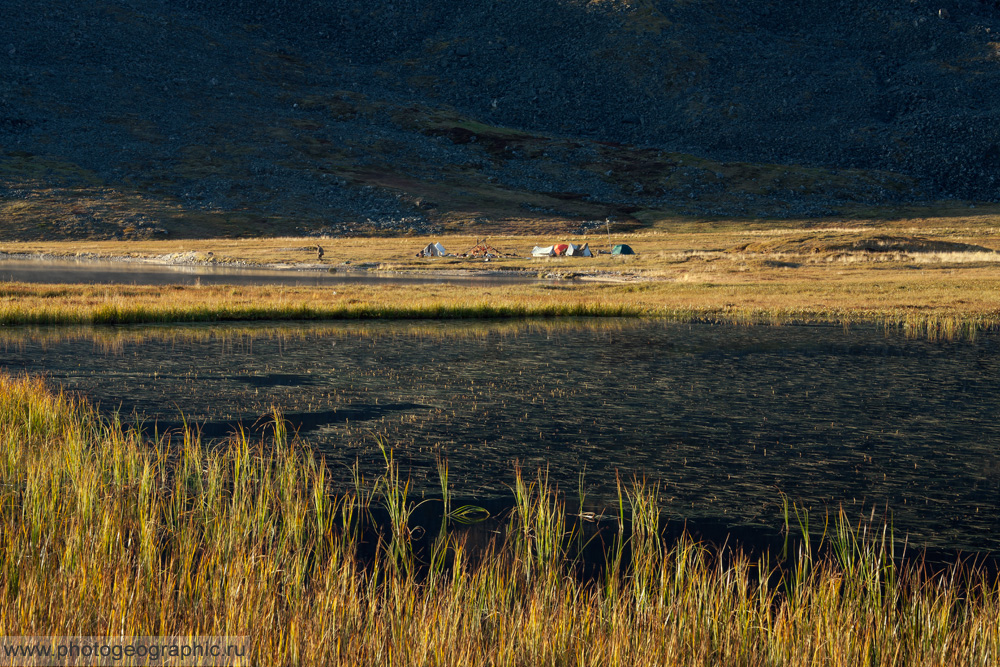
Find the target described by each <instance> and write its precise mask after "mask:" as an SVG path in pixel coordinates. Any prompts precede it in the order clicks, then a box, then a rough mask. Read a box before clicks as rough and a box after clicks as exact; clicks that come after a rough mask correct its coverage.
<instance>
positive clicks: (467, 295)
mask: <svg viewBox="0 0 1000 667" xmlns="http://www.w3.org/2000/svg"><path fill="white" fill-rule="evenodd" d="M904 288H909V291H906V289H904ZM998 290H1000V282H998V283H997V284H995V285H994V284H983V282H982V281H972V282H970V283H969V284H965V283H956V284H955V285H947V286H945V287H942V286H941V285H940V284H938V283H932V284H928V285H914V284H909V285H903V286H899V285H896V284H894V283H889V284H886V285H874V286H872V285H868V284H866V285H864V287H863V289H862V288H861V287H858V286H857V284H854V283H852V284H850V285H847V286H833V287H831V286H829V285H826V284H819V285H816V284H810V285H804V284H803V285H795V284H792V285H769V284H760V285H758V284H744V285H734V284H727V285H715V284H699V285H691V284H688V285H683V284H682V285H679V284H669V283H667V284H664V283H640V284H626V285H609V284H567V285H553V284H532V285H503V286H495V287H479V286H475V287H474V286H466V285H409V286H399V285H384V286H351V285H346V286H343V287H337V288H336V289H333V288H315V287H231V286H205V287H201V286H192V287H184V286H179V285H172V286H128V285H114V286H92V285H56V286H47V285H31V284H19V283H6V284H3V285H0V325H22V324H29V325H80V324H86V325H91V324H96V325H114V324H145V323H173V322H233V321H305V320H378V319H424V320H434V319H438V320H444V319H512V318H530V317H534V318H564V317H632V318H636V317H652V318H662V319H667V320H671V321H676V322H717V323H729V324H741V325H753V324H810V323H827V324H838V325H843V326H850V325H855V324H876V325H880V326H883V327H885V328H886V329H892V330H901V331H903V332H905V333H906V334H907V335H911V336H915V337H929V338H943V339H950V338H968V337H973V336H975V334H976V333H977V332H979V331H983V330H991V329H997V328H1000V310H998V309H997V308H996V304H995V301H996V299H997V297H996V294H997V291H998ZM914 292H916V294H914ZM900 295H902V296H900ZM959 297H962V298H959Z"/></svg>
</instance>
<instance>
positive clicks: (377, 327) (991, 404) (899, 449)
mask: <svg viewBox="0 0 1000 667" xmlns="http://www.w3.org/2000/svg"><path fill="white" fill-rule="evenodd" d="M0 367H2V368H3V369H4V370H6V371H7V372H12V373H17V372H28V373H32V374H43V375H45V376H47V377H48V378H50V379H51V381H52V382H53V383H56V384H58V385H61V386H63V387H65V388H66V389H67V390H70V391H73V392H79V393H80V394H82V395H84V396H86V397H88V398H89V399H90V400H92V401H94V402H96V403H99V404H100V406H101V408H102V410H105V411H111V410H119V411H120V413H121V414H122V415H126V416H130V417H128V418H127V420H131V421H136V420H141V421H142V422H143V424H144V426H145V427H146V428H149V429H150V430H152V429H153V428H154V427H155V428H156V429H157V430H158V431H160V432H163V431H164V430H167V429H176V428H177V427H178V426H179V425H180V424H181V422H182V415H183V419H186V420H187V421H188V422H189V423H194V424H199V425H200V427H201V430H202V433H203V436H204V437H206V438H220V437H224V436H225V435H226V434H227V433H230V432H232V430H233V428H234V425H236V424H240V425H242V426H243V427H244V428H245V429H247V430H248V431H250V432H252V433H254V434H255V436H254V437H258V436H257V435H256V434H258V433H261V432H262V429H263V425H264V424H266V423H267V420H268V418H269V417H268V415H269V414H270V413H271V411H272V410H273V409H274V408H278V409H280V410H281V411H282V412H283V413H284V415H285V417H286V419H287V420H288V421H289V423H290V424H291V426H292V427H293V428H294V429H296V430H297V431H298V433H299V436H300V437H301V438H302V440H303V441H304V442H305V443H306V444H307V446H309V447H311V448H313V449H314V450H315V451H317V452H318V453H320V454H321V455H322V456H324V457H325V458H326V460H327V463H328V465H329V467H330V470H331V472H332V476H333V478H334V479H335V480H337V481H338V482H339V483H343V484H345V485H347V484H349V483H350V480H351V474H350V467H351V466H352V465H353V464H354V462H355V461H357V462H358V464H359V466H360V468H361V470H362V472H363V473H364V474H365V475H366V476H369V477H371V476H373V475H375V474H377V473H378V472H379V470H380V469H381V466H382V454H381V452H380V450H379V447H378V442H379V441H381V442H382V443H384V444H385V445H386V446H389V447H391V448H392V449H393V450H394V452H395V457H396V459H397V460H399V461H400V462H401V464H402V466H403V470H404V473H406V474H409V476H410V477H411V479H412V480H413V483H414V492H415V494H416V495H417V496H418V497H419V495H420V494H421V493H427V494H429V495H431V494H436V493H437V490H436V489H437V484H438V482H437V472H436V464H435V461H436V457H438V456H440V457H443V458H446V459H447V460H448V462H449V465H450V469H451V483H452V487H453V489H454V491H455V493H456V495H458V496H460V497H463V498H467V499H472V500H482V501H483V502H487V501H489V502H498V501H501V502H505V501H506V500H507V499H509V498H510V497H511V492H510V490H509V486H510V485H511V483H512V479H513V469H514V465H515V462H518V463H519V464H520V465H521V466H522V467H523V468H524V469H525V470H526V471H528V472H529V473H531V474H534V472H535V471H536V470H538V469H540V468H547V469H548V471H549V475H550V478H551V479H552V480H554V481H555V482H557V483H558V485H559V487H560V488H561V489H562V490H563V491H565V492H567V494H568V495H569V496H571V497H575V496H576V495H577V489H578V487H579V485H580V478H581V475H583V476H584V485H585V487H586V488H587V490H588V496H587V500H586V504H587V506H588V507H591V508H593V509H595V510H599V509H601V508H602V507H606V506H608V505H610V504H611V503H612V502H613V501H614V498H615V493H616V491H615V485H616V482H615V480H616V476H617V477H620V478H621V479H623V480H630V479H632V478H633V476H637V477H641V478H645V479H647V480H648V481H649V482H652V483H658V484H659V485H660V487H661V496H662V498H663V500H664V502H665V509H666V511H667V513H668V515H669V516H670V517H672V518H674V519H677V520H683V519H688V520H692V521H699V520H700V521H708V522H721V523H722V524H725V525H729V526H733V527H737V528H738V527H740V526H743V527H746V526H754V525H764V526H772V527H773V526H775V525H777V524H778V523H780V511H781V494H785V495H787V497H788V498H789V499H790V500H792V501H795V502H796V503H799V504H800V505H802V504H804V505H805V506H807V507H809V508H810V509H811V511H812V512H813V514H814V515H816V514H819V515H822V513H823V512H824V511H827V510H829V511H833V512H835V511H836V510H837V508H838V507H840V506H843V507H844V508H845V509H846V511H847V513H848V516H850V517H853V518H861V517H862V516H865V517H868V516H870V515H871V513H872V512H873V511H874V513H875V518H876V519H880V518H881V517H883V516H887V515H888V516H889V517H890V518H891V520H892V522H893V525H894V527H895V531H896V536H897V538H902V537H903V536H904V535H905V536H908V540H909V541H910V543H911V544H915V545H919V546H928V547H934V548H945V549H962V550H973V551H982V550H991V551H996V550H1000V512H998V509H1000V507H998V505H1000V452H998V447H997V444H998V443H1000V437H998V435H1000V425H998V423H997V415H998V414H1000V336H998V335H996V334H984V335H981V336H980V337H979V338H978V339H976V340H973V341H960V342H931V341H925V340H911V339H906V338H904V337H902V336H901V335H896V334H886V333H885V332H882V331H880V330H877V329H876V328H874V327H872V328H852V329H850V330H845V329H843V328H840V327H832V326H786V327H768V326H761V327H737V326H722V325H707V324H697V325H688V324H674V323H666V322H661V321H641V320H625V321H619V320H589V321H570V322H566V321H559V322H555V321H550V322H540V321H528V322H524V321H520V322H479V323H461V322H417V323H413V322H410V323H393V322H378V323H329V324H318V325H317V324H309V325H299V324H287V325H278V326H275V325H261V326H253V325H245V326H207V325H206V326H189V325H172V326H133V327H119V328H94V329H65V328H62V329H54V328H53V329H45V328H37V329H26V328H8V329H6V330H0ZM816 520H817V519H815V518H814V522H815V521H816Z"/></svg>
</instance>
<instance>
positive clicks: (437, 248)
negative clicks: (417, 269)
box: [417, 243, 448, 257]
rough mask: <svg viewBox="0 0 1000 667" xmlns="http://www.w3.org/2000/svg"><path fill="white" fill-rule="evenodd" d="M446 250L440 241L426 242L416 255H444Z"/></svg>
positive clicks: (446, 252)
mask: <svg viewBox="0 0 1000 667" xmlns="http://www.w3.org/2000/svg"><path fill="white" fill-rule="evenodd" d="M447 254H448V251H447V250H445V249H444V246H443V245H441V244H440V243H428V244H427V247H426V248H424V249H423V250H421V251H420V252H418V253H417V257H444V256H445V255H447Z"/></svg>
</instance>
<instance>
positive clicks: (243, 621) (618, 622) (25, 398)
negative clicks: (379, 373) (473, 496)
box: [0, 377, 1000, 667]
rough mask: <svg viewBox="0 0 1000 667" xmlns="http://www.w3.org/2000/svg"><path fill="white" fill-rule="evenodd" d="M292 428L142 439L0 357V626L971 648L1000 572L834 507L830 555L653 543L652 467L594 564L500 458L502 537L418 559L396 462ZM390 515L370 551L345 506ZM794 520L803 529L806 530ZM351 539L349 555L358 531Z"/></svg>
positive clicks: (532, 647) (255, 644)
mask: <svg viewBox="0 0 1000 667" xmlns="http://www.w3.org/2000/svg"><path fill="white" fill-rule="evenodd" d="M324 471H325V468H324V465H323V463H322V462H318V461H316V460H315V459H314V458H313V457H312V456H311V455H310V454H309V453H308V452H307V451H305V450H303V449H302V448H299V447H296V446H295V445H294V444H291V443H289V442H288V440H287V438H286V435H285V433H284V431H283V429H282V427H281V425H280V420H278V421H276V426H275V432H274V438H273V442H269V443H267V446H264V445H252V444H250V443H248V442H247V441H246V439H245V438H240V437H234V438H233V439H232V440H231V441H230V442H229V443H228V444H227V445H226V446H222V447H218V448H208V447H206V446H204V445H202V444H201V443H200V442H199V441H198V439H197V438H196V437H194V436H192V435H191V434H188V435H187V436H186V437H185V438H184V440H183V444H175V445H174V446H173V447H170V446H168V445H167V444H166V443H165V442H163V441H161V442H150V441H148V440H144V439H143V438H142V437H141V436H140V435H138V434H137V433H136V432H135V431H133V430H129V429H126V428H123V427H122V426H121V425H120V424H119V423H116V422H114V421H111V422H109V421H107V420H102V419H101V418H100V417H99V416H98V415H97V414H96V413H95V412H94V411H93V410H92V409H91V408H89V407H87V405H85V404H83V403H80V402H78V401H75V400H73V399H71V398H68V397H67V396H65V395H61V394H55V393H52V392H51V391H49V390H48V389H47V388H46V387H45V386H44V385H43V384H42V383H41V382H39V381H35V380H29V379H25V378H18V379H11V378H9V377H0V522H2V528H0V540H2V541H3V546H2V549H0V634H2V635H85V636H126V637H127V636H149V635H191V634H193V635H217V636H219V635H225V636H248V637H249V638H250V642H251V645H252V656H251V658H250V660H249V664H309V665H318V664H333V665H340V664H343V665H383V664H392V665H463V666H465V665H542V664H545V665H601V666H609V665H628V666H629V667H632V666H635V665H720V664H722V665H852V666H853V665H991V664H997V662H998V661H1000V586H998V583H997V581H996V578H995V577H994V576H991V575H989V574H988V573H987V572H986V571H985V570H981V569H977V568H975V567H964V568H959V567H956V568H953V569H951V570H948V571H947V573H946V574H943V575H942V574H940V573H938V574H929V573H928V571H927V570H925V569H923V568H921V567H918V566H905V565H900V564H899V561H898V560H897V559H894V558H893V555H894V554H893V546H892V545H893V542H892V540H891V538H890V537H887V535H886V532H885V531H881V530H880V531H875V532H870V531H866V530H863V529H859V528H854V529H852V528H851V526H850V525H849V524H848V522H847V520H846V519H845V518H844V517H843V516H841V517H840V520H839V521H837V522H835V523H836V525H835V527H834V528H831V530H830V533H829V535H828V537H827V539H828V540H829V545H830V547H831V548H829V549H827V550H826V551H824V553H827V554H828V555H827V556H823V557H819V556H813V555H811V554H812V553H815V550H810V549H808V548H803V549H801V550H800V551H799V553H798V555H797V556H793V557H792V558H791V559H790V560H789V561H787V562H786V563H785V564H784V566H783V567H782V568H781V569H780V570H779V569H776V568H775V565H774V563H772V562H769V561H768V559H767V558H766V557H765V558H762V559H759V560H753V559H751V558H749V557H748V556H746V555H744V554H743V553H742V552H739V551H732V550H728V551H726V552H723V551H722V550H721V549H717V548H710V547H707V546H705V545H702V544H698V543H695V542H693V541H691V540H690V539H682V540H681V541H680V542H678V543H675V544H672V545H667V544H666V543H665V541H664V540H663V538H662V533H660V525H661V524H660V518H659V510H658V499H657V494H656V490H655V489H651V488H649V487H646V486H643V485H642V484H638V483H636V484H633V485H630V486H626V487H624V488H623V491H622V494H621V507H620V511H619V515H620V517H621V518H620V519H619V520H618V523H617V528H613V529H612V530H611V533H612V535H611V536H610V542H609V549H608V550H607V551H606V553H607V556H606V558H607V561H608V562H607V565H606V567H605V568H602V571H603V572H604V574H601V575H598V576H597V577H596V578H582V577H580V576H577V575H576V573H575V563H574V555H573V554H574V553H576V552H575V551H574V544H575V543H576V538H577V537H578V535H580V533H579V532H578V529H579V524H577V523H575V520H574V519H573V518H572V517H571V516H568V515H567V513H566V511H565V506H564V504H563V499H562V496H560V494H558V493H557V492H556V491H554V490H553V489H551V488H549V487H548V485H547V484H546V483H545V481H544V478H540V479H539V480H538V481H537V482H535V483H529V482H527V481H525V480H524V479H519V481H518V482H517V484H516V488H515V489H514V490H513V491H514V509H513V511H512V513H511V515H510V517H509V519H508V523H507V525H506V530H505V531H504V533H505V537H503V538H498V540H499V541H498V543H497V544H495V546H494V547H493V548H492V549H489V550H487V551H486V553H475V554H473V553H469V552H467V550H466V548H465V546H464V545H463V542H462V540H461V539H460V538H457V537H455V533H450V532H449V520H448V518H447V517H448V515H450V516H451V517H452V518H459V517H461V516H462V515H463V513H466V512H467V511H468V510H467V509H463V508H458V509H452V508H451V507H450V506H449V504H448V502H447V497H448V494H447V481H446V480H447V475H446V472H445V474H443V475H442V477H443V479H444V482H443V486H444V488H445V493H444V501H445V502H444V505H443V507H444V508H446V509H445V511H444V512H443V514H444V515H445V517H446V518H445V519H444V521H443V523H442V526H441V531H440V534H439V536H438V537H437V540H436V542H435V543H434V546H433V548H432V549H431V551H430V556H429V557H428V558H425V559H424V560H423V562H421V561H420V559H419V558H418V556H417V555H416V553H415V551H414V549H413V542H412V539H413V531H414V530H415V526H413V525H412V520H411V513H412V511H413V509H414V502H413V501H412V500H410V499H408V498H407V488H408V487H407V484H406V483H405V482H404V481H403V480H401V479H400V477H399V472H398V468H397V467H396V466H395V465H393V464H392V462H391V458H389V460H388V465H387V471H386V473H385V475H384V476H383V477H382V478H380V479H379V480H377V482H376V483H375V484H374V486H365V485H364V484H361V483H359V484H358V485H357V487H356V488H355V489H333V488H331V486H330V483H329V482H328V480H327V478H326V475H325V472H324ZM375 508H377V509H378V510H379V512H382V513H383V514H384V515H385V516H388V521H387V522H386V524H387V525H386V526H385V528H386V529H385V533H384V537H383V538H382V539H381V540H379V542H378V545H377V547H376V548H375V549H374V550H372V548H371V546H372V545H371V544H367V545H364V544H362V543H361V541H360V540H361V537H360V535H361V533H360V532H359V530H358V528H357V527H358V525H359V523H360V522H361V520H362V518H363V517H364V516H366V515H367V513H368V512H369V511H370V510H372V509H375ZM806 532H807V533H808V531H806ZM362 549H363V550H365V551H366V552H367V555H366V556H361V555H360V554H361V551H362Z"/></svg>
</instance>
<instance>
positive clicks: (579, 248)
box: [566, 243, 594, 257]
mask: <svg viewBox="0 0 1000 667" xmlns="http://www.w3.org/2000/svg"><path fill="white" fill-rule="evenodd" d="M566 254H567V255H572V256H574V257H593V256H594V255H593V253H591V252H590V244H589V243H584V244H583V245H574V244H572V243H570V244H569V250H567V251H566Z"/></svg>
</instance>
